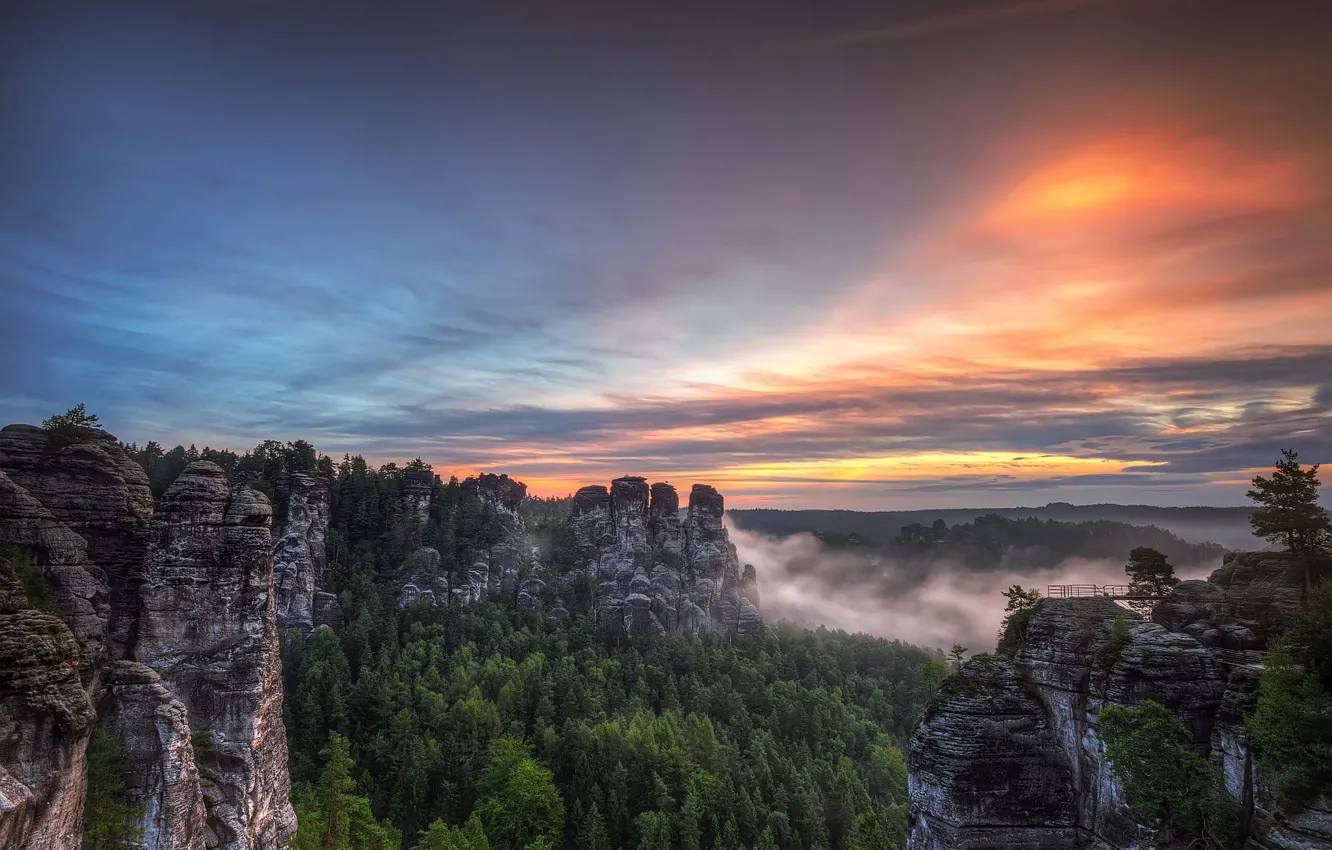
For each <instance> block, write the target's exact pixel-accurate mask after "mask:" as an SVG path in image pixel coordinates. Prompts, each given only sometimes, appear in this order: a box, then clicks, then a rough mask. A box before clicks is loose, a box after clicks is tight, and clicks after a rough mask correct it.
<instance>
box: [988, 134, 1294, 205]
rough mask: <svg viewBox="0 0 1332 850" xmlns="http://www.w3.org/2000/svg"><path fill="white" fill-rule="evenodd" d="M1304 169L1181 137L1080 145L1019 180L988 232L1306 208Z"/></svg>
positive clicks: (1288, 160) (1286, 159) (1290, 161)
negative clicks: (1129, 217) (1124, 219)
mask: <svg viewBox="0 0 1332 850" xmlns="http://www.w3.org/2000/svg"><path fill="white" fill-rule="evenodd" d="M1308 186H1309V168H1308V164H1307V163H1306V162H1305V161H1304V160H1303V159H1302V158H1300V157H1298V156H1296V155H1293V154H1283V155H1270V154H1269V155H1262V154H1258V153H1254V152H1251V151H1245V150H1243V149H1241V148H1238V147H1236V146H1233V145H1231V144H1229V143H1227V142H1225V141H1223V140H1220V139H1210V138H1201V137H1197V136H1190V135H1188V134H1186V133H1182V132H1178V131H1176V132H1170V131H1167V132H1152V133H1135V134H1129V135H1122V136H1118V137H1114V138H1110V139H1103V140H1099V141H1097V142H1094V143H1091V144H1088V145H1084V146H1082V147H1080V148H1078V149H1076V150H1073V151H1071V152H1069V153H1067V154H1065V155H1062V156H1059V157H1057V158H1056V159H1055V160H1054V161H1053V162H1050V163H1049V164H1047V165H1044V166H1041V167H1039V168H1037V169H1036V170H1035V171H1034V172H1032V173H1030V174H1028V175H1025V176H1024V177H1022V178H1021V179H1020V180H1019V181H1018V182H1017V184H1016V185H1014V186H1013V187H1012V188H1011V189H1010V190H1009V191H1008V192H1007V193H1006V194H1005V195H1004V196H1003V197H1002V198H1000V199H999V200H998V201H997V202H996V203H995V204H994V205H993V207H992V208H991V209H990V211H989V212H988V214H987V215H986V216H985V218H984V223H985V226H986V228H987V229H992V230H1010V229H1014V228H1026V227H1031V226H1035V225H1041V226H1048V225H1051V224H1054V225H1059V224H1071V225H1085V224H1088V220H1089V219H1091V218H1094V217H1106V216H1124V215H1142V214H1149V213H1153V212H1168V213H1172V214H1179V213H1184V212H1189V211H1193V212H1206V213H1207V214H1208V215H1216V214H1224V213H1227V212H1233V211H1235V210H1263V209H1287V208H1291V207H1298V206H1301V205H1304V204H1306V203H1308V202H1309V201H1310V200H1311V198H1310V193H1309V189H1308Z"/></svg>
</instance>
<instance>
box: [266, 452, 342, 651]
mask: <svg viewBox="0 0 1332 850" xmlns="http://www.w3.org/2000/svg"><path fill="white" fill-rule="evenodd" d="M273 490H274V492H275V494H276V496H277V505H278V506H279V508H280V514H281V516H280V519H278V518H275V520H274V522H273V586H274V589H275V590H276V593H277V621H278V625H279V626H281V627H282V628H294V629H300V630H301V631H302V632H304V633H309V631H310V630H311V629H312V628H314V626H315V624H316V623H315V610H314V609H315V594H316V593H318V592H320V590H319V589H320V588H322V587H323V586H324V581H325V574H326V573H327V571H328V519H329V517H328V495H329V494H328V482H327V481H325V480H324V479H323V478H321V477H319V476H317V475H313V474H311V473H308V472H284V473H280V474H279V475H277V476H276V477H275V479H274V481H273ZM325 611H326V613H325V616H328V615H327V608H326V609H325Z"/></svg>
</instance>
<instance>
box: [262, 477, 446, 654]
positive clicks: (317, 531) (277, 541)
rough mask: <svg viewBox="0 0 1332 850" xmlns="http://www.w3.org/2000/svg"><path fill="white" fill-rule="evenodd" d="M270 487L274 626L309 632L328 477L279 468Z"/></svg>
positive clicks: (322, 553) (324, 533)
mask: <svg viewBox="0 0 1332 850" xmlns="http://www.w3.org/2000/svg"><path fill="white" fill-rule="evenodd" d="M273 490H274V493H275V494H276V496H277V504H278V505H279V506H280V507H281V514H282V516H281V519H280V520H275V521H274V523H273V587H274V590H275V591H276V594H277V602H276V604H277V621H278V625H279V626H281V627H282V628H294V629H300V630H301V631H302V632H304V633H309V631H310V630H311V629H312V628H314V626H315V610H314V609H315V594H316V593H318V592H319V589H320V588H322V587H323V586H324V581H325V574H326V572H327V571H328V550H327V546H328V519H329V517H328V482H327V481H325V480H324V479H323V478H321V477H320V476H317V475H314V474H311V473H308V472H283V473H280V474H278V475H277V476H276V477H275V478H274V480H273ZM427 492H428V491H427ZM325 614H326V616H327V608H326V609H325Z"/></svg>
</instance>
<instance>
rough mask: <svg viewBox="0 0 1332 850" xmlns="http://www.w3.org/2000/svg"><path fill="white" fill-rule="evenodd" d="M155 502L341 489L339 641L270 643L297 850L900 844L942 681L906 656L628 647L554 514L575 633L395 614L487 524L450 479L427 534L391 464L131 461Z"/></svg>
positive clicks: (337, 494) (841, 645)
mask: <svg viewBox="0 0 1332 850" xmlns="http://www.w3.org/2000/svg"><path fill="white" fill-rule="evenodd" d="M128 448H129V449H130V450H131V451H132V452H133V453H135V456H136V457H137V458H138V459H139V460H140V462H142V463H143V464H144V466H145V468H146V469H148V471H149V475H150V478H151V479H152V481H153V484H154V487H155V488H156V487H157V486H158V482H159V481H167V482H169V480H170V476H171V473H172V472H173V471H174V470H173V469H172V467H174V466H176V465H183V463H188V462H189V461H190V460H193V459H196V458H198V457H205V458H206V459H209V460H213V461H214V462H216V463H219V465H222V466H223V467H224V468H225V469H227V470H228V471H229V472H230V473H232V474H242V473H252V474H256V475H258V476H259V477H260V480H261V485H260V486H262V481H263V479H264V477H265V476H269V475H272V474H274V473H276V472H278V471H281V470H288V471H296V470H317V471H321V472H323V473H324V474H325V475H326V476H328V477H329V478H330V480H331V481H332V487H331V493H330V529H329V540H328V544H329V545H328V550H329V561H330V564H329V569H330V574H331V581H332V585H333V589H334V590H335V591H336V592H338V593H339V596H340V599H341V602H342V606H343V610H344V613H345V617H346V627H345V628H344V629H343V630H342V631H341V633H340V634H335V633H334V632H333V631H332V630H330V629H327V628H320V629H316V630H315V631H314V632H313V633H312V634H311V635H310V636H309V637H308V638H303V636H302V635H301V634H300V633H299V632H296V631H290V632H287V633H285V634H284V638H283V644H282V656H283V658H282V660H283V671H284V694H285V701H284V718H285V721H286V726H287V737H288V746H289V755H290V773H291V777H292V782H293V792H292V798H293V802H294V804H295V806H296V810H297V814H298V818H299V822H300V827H299V831H298V833H297V837H296V841H295V846H296V847H297V848H300V850H307V849H308V850H313V848H319V850H334V849H335V848H336V850H342V849H343V848H355V850H388V848H404V850H411V848H418V847H419V848H430V850H443V848H471V850H475V848H482V847H489V848H495V850H510V848H511V849H512V850H526V849H527V848H532V849H533V850H536V848H559V847H564V848H594V849H595V848H623V847H642V848H652V850H666V848H681V850H693V848H711V847H715V848H727V850H730V848H742V847H743V848H752V850H759V848H763V850H767V848H783V849H784V850H804V849H805V848H897V847H902V846H904V843H905V833H906V812H907V805H906V764H905V760H904V757H903V754H902V753H903V751H904V749H905V745H906V741H907V739H908V737H909V736H910V733H911V729H912V727H913V725H914V723H915V722H916V720H917V719H918V718H919V714H920V712H921V711H922V708H923V705H924V703H925V701H926V700H927V699H928V697H929V694H930V693H931V691H932V689H933V687H934V685H935V684H936V683H937V681H938V679H939V678H940V677H941V676H942V674H943V672H944V665H943V664H942V663H941V656H939V655H938V653H937V652H930V651H926V650H923V649H920V648H917V647H913V646H909V645H906V644H902V643H900V642H896V641H887V640H882V639H878V638H873V637H869V636H866V635H850V634H846V633H844V632H836V631H828V630H822V629H820V630H818V631H809V630H805V629H799V628H795V627H790V626H786V625H784V624H776V625H775V626H774V627H773V628H772V629H770V630H768V631H765V632H764V633H762V634H760V635H757V636H752V637H738V638H734V639H723V638H718V637H712V636H706V637H700V636H692V635H669V636H656V637H651V636H633V637H631V636H629V635H626V634H624V633H623V630H622V629H621V628H619V627H618V624H617V623H616V622H614V621H613V620H611V621H608V619H607V618H606V617H605V615H604V613H602V614H600V615H598V612H596V611H595V610H593V609H592V607H591V606H588V605H580V599H583V598H585V594H580V592H579V587H578V582H577V581H576V580H574V579H573V578H572V572H571V571H572V569H573V567H574V564H573V563H572V555H571V548H570V547H569V545H568V539H567V529H566V528H564V526H565V519H564V517H565V516H566V515H567V514H566V513H564V512H560V511H545V510H542V509H541V508H542V506H541V505H540V504H535V505H533V506H532V507H533V508H535V510H529V511H525V513H527V514H528V517H527V523H528V527H529V530H530V531H531V532H532V536H533V539H534V540H535V541H537V542H539V543H540V545H541V547H542V551H541V558H542V562H543V563H544V564H547V565H549V566H553V567H554V568H555V572H557V573H563V574H566V575H569V576H570V579H569V580H568V581H567V582H566V583H565V585H564V586H563V589H564V591H565V593H564V594H563V599H564V601H565V604H566V607H567V608H568V610H569V612H570V617H569V618H568V619H565V620H555V619H552V618H547V617H544V616H543V615H542V613H541V612H540V611H539V610H530V609H522V608H519V607H518V606H515V605H513V604H512V601H511V600H512V596H511V594H510V590H509V589H507V588H503V589H501V590H500V592H499V593H497V594H496V596H495V598H493V599H491V600H489V601H487V602H484V603H482V604H480V605H475V606H471V607H468V608H462V607H459V606H457V605H454V604H448V605H442V606H440V607H438V608H433V609H432V608H429V607H427V606H425V605H423V604H419V605H412V606H409V607H407V608H403V609H399V607H398V605H397V596H398V591H399V589H400V587H401V581H400V580H397V581H395V579H397V578H398V573H397V570H398V567H399V565H400V564H401V563H402V561H403V559H404V558H405V557H406V555H407V553H409V552H411V551H412V550H413V549H414V548H416V547H417V546H420V545H423V544H424V545H431V546H434V547H436V548H438V549H439V551H440V553H441V558H442V561H443V566H444V567H445V568H446V569H449V570H451V571H465V570H466V568H467V565H469V564H470V563H471V560H472V555H473V553H475V552H476V551H478V550H479V549H481V548H484V547H486V546H489V545H491V543H493V542H494V541H493V539H492V538H493V535H494V534H495V529H494V525H493V523H491V522H489V521H488V518H487V516H486V515H485V513H484V511H483V510H480V509H478V506H477V505H476V504H475V503H474V501H469V500H462V499H460V498H459V496H460V486H459V482H458V481H457V480H456V479H453V480H450V481H448V482H447V483H445V482H441V481H440V480H439V479H438V478H437V479H436V480H435V484H434V488H435V492H434V493H433V498H432V502H431V513H430V518H429V521H428V523H427V524H426V526H425V527H424V528H421V527H419V525H418V524H416V523H414V522H411V521H408V520H407V519H406V518H405V517H404V515H403V513H402V510H401V503H402V500H401V499H400V498H399V496H400V494H401V479H402V473H403V472H404V471H405V470H407V469H420V468H422V467H423V466H424V465H423V464H421V463H420V462H419V461H414V462H413V463H411V464H408V465H407V466H405V467H398V466H396V465H393V464H386V465H385V466H383V467H380V468H378V469H376V468H373V467H371V466H370V465H368V464H367V463H366V462H365V461H364V460H363V459H362V458H359V457H345V458H344V459H343V460H342V462H341V463H338V464H334V463H333V461H332V460H331V459H330V458H328V457H326V456H322V457H321V456H318V455H317V454H316V453H315V451H314V449H313V447H311V446H309V444H307V443H300V442H298V443H288V444H278V443H275V442H271V441H270V442H265V443H264V444H261V445H260V446H259V447H257V448H256V449H255V450H254V451H253V452H247V453H245V454H244V455H236V454H233V453H230V452H218V451H215V450H211V449H205V450H203V451H199V450H196V449H193V448H191V449H183V448H177V449H174V450H171V451H169V452H163V451H162V450H161V449H160V447H157V446H156V445H155V444H154V445H152V446H150V447H147V448H145V449H139V448H138V447H136V446H130V447H128Z"/></svg>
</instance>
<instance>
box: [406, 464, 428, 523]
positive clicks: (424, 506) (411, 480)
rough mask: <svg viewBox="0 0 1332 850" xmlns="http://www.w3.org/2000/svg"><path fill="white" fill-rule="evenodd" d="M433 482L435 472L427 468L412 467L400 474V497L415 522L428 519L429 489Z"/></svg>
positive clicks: (422, 521)
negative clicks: (414, 518)
mask: <svg viewBox="0 0 1332 850" xmlns="http://www.w3.org/2000/svg"><path fill="white" fill-rule="evenodd" d="M434 482H435V473H433V472H431V471H430V470H428V469H412V470H408V471H406V472H404V473H403V474H402V499H403V502H404V503H405V504H406V506H407V510H408V512H409V513H410V514H411V515H412V516H415V517H416V520H417V522H420V523H425V521H426V520H428V519H430V490H431V487H432V485H433V484H434Z"/></svg>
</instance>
